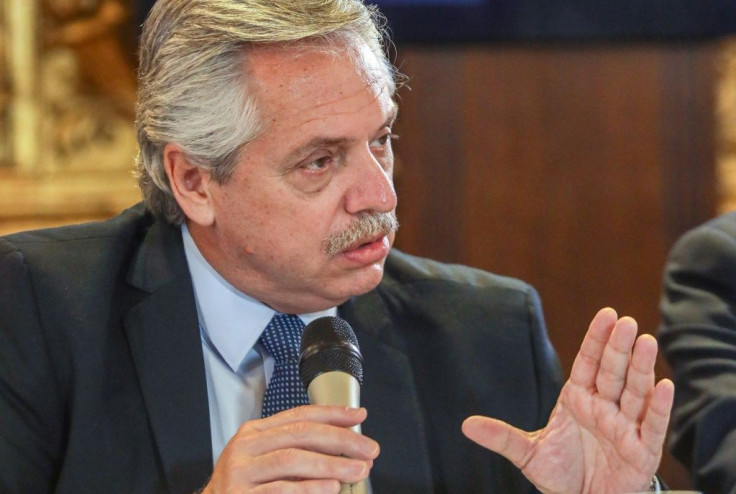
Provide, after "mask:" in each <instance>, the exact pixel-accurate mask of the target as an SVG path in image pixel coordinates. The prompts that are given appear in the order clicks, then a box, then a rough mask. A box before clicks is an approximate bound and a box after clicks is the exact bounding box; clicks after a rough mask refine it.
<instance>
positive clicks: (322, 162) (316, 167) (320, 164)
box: [301, 156, 332, 172]
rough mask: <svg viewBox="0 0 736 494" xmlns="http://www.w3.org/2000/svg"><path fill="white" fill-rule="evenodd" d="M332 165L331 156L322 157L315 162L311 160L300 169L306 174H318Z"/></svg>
mask: <svg viewBox="0 0 736 494" xmlns="http://www.w3.org/2000/svg"><path fill="white" fill-rule="evenodd" d="M331 163H332V157H331V156H323V157H321V158H317V159H315V160H312V161H310V162H308V163H305V164H303V165H302V166H301V168H302V169H304V170H306V171H308V172H319V171H322V170H324V169H325V168H327V167H328V166H330V164H331Z"/></svg>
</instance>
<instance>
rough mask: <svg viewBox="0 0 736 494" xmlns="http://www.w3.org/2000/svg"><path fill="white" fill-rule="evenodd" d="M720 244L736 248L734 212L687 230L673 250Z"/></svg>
mask: <svg viewBox="0 0 736 494" xmlns="http://www.w3.org/2000/svg"><path fill="white" fill-rule="evenodd" d="M720 243H722V244H725V245H733V246H734V248H736V212H733V213H727V214H724V215H721V216H718V217H716V218H713V219H712V220H710V221H707V222H705V223H703V224H702V225H699V226H697V227H695V228H693V229H692V230H689V231H688V232H686V233H685V234H684V235H682V237H680V238H679V239H678V241H677V242H676V243H675V246H674V247H673V250H674V251H681V250H688V249H690V248H693V247H700V246H707V245H710V244H715V245H717V244H720Z"/></svg>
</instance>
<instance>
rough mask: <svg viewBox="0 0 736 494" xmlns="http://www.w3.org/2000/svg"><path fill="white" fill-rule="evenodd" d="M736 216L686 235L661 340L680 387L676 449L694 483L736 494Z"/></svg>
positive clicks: (670, 266) (669, 276) (669, 287)
mask: <svg viewBox="0 0 736 494" xmlns="http://www.w3.org/2000/svg"><path fill="white" fill-rule="evenodd" d="M734 219H736V217H734V216H730V217H724V218H722V219H719V220H717V221H716V222H715V223H709V224H706V225H704V226H702V227H700V228H698V229H696V230H694V231H692V232H690V233H688V234H686V235H685V236H684V237H683V238H682V239H681V240H680V241H679V242H678V243H677V244H676V245H675V247H674V248H673V249H672V252H671V254H670V257H669V260H668V263H667V266H666V269H665V277H664V293H663V297H662V302H661V313H662V328H661V330H660V341H661V344H662V349H663V352H664V355H665V357H666V358H667V361H668V362H669V364H670V366H671V367H672V369H673V371H674V373H673V374H674V380H675V384H676V386H677V393H676V397H675V398H676V399H675V408H674V414H673V424H672V425H673V427H672V435H671V440H670V446H671V448H672V451H673V453H674V455H675V456H676V457H677V458H678V459H679V460H680V461H682V462H683V463H684V464H685V465H686V466H687V467H688V468H689V469H690V471H691V472H692V474H693V476H694V478H695V483H696V486H697V487H698V488H699V489H702V490H703V491H704V492H708V493H713V494H724V493H736V413H734V410H736V314H735V313H734V309H735V308H736V307H735V306H734V304H736V225H735V224H734V221H733V220H734Z"/></svg>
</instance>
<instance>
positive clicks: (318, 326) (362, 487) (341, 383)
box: [299, 317, 371, 494]
mask: <svg viewBox="0 0 736 494" xmlns="http://www.w3.org/2000/svg"><path fill="white" fill-rule="evenodd" d="M299 376H300V377H301V380H302V383H304V387H305V388H307V395H308V396H309V401H310V403H312V404H315V405H342V406H347V407H352V408H358V407H359V406H360V386H361V384H363V356H362V355H361V354H360V347H359V346H358V338H356V337H355V333H354V332H353V328H351V327H350V324H348V323H347V321H345V320H343V319H340V318H339V317H320V318H319V319H315V320H314V321H312V322H310V323H309V324H307V327H306V328H304V332H303V333H302V341H301V353H300V356H299ZM351 429H353V430H354V431H355V432H358V433H360V424H358V425H356V426H354V427H351ZM367 484H368V483H367V482H366V481H361V482H358V483H357V484H343V485H342V488H341V489H340V494H368V493H370V492H371V491H370V488H369V487H368V485H367Z"/></svg>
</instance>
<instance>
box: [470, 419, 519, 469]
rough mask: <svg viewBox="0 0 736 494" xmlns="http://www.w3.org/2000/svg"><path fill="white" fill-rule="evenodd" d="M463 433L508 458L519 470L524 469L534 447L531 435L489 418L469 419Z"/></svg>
mask: <svg viewBox="0 0 736 494" xmlns="http://www.w3.org/2000/svg"><path fill="white" fill-rule="evenodd" d="M462 431H463V434H465V436H467V437H468V439H470V440H472V441H474V442H476V443H478V444H480V445H481V446H483V447H484V448H487V449H490V450H491V451H495V452H496V453H498V454H500V455H502V456H504V457H506V458H507V459H508V460H509V461H511V462H512V463H513V464H514V465H516V466H517V467H518V468H523V466H524V464H525V463H526V460H525V459H526V458H527V456H528V453H529V450H530V448H531V446H532V441H531V439H530V438H529V436H530V434H528V433H526V432H524V431H522V430H519V429H517V428H515V427H513V426H511V425H509V424H507V423H506V422H502V421H500V420H496V419H492V418H489V417H481V416H477V415H475V416H472V417H468V418H467V419H465V421H464V422H463V425H462Z"/></svg>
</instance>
